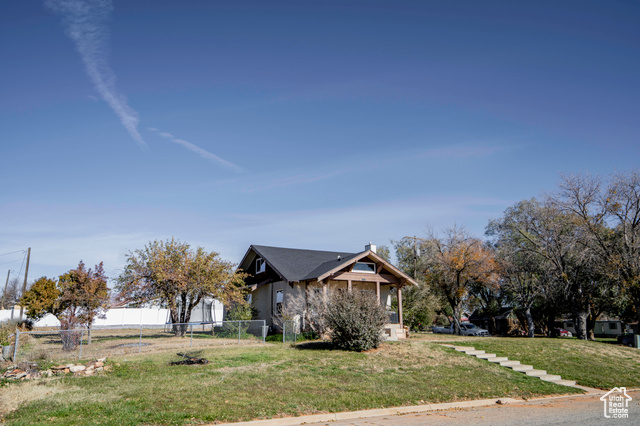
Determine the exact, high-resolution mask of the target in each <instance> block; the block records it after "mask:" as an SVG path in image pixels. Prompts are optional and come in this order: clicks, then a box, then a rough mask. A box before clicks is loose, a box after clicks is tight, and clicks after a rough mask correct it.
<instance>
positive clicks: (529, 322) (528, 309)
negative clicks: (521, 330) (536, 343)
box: [524, 306, 536, 338]
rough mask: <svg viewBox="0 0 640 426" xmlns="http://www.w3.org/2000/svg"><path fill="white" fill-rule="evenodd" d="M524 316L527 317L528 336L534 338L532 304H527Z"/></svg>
mask: <svg viewBox="0 0 640 426" xmlns="http://www.w3.org/2000/svg"><path fill="white" fill-rule="evenodd" d="M524 316H525V318H526V319H527V337H531V338H533V337H534V335H535V330H536V328H535V325H534V324H533V316H532V315H531V306H527V307H526V308H525V310H524Z"/></svg>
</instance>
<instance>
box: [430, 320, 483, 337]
mask: <svg viewBox="0 0 640 426" xmlns="http://www.w3.org/2000/svg"><path fill="white" fill-rule="evenodd" d="M454 330H455V328H454V326H453V324H449V325H448V326H446V327H433V332H434V333H436V334H453V331H454ZM460 332H461V333H462V335H463V336H489V331H487V330H485V329H484V328H480V327H476V325H475V324H471V323H470V322H463V323H461V324H460Z"/></svg>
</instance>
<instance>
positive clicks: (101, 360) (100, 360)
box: [98, 358, 107, 362]
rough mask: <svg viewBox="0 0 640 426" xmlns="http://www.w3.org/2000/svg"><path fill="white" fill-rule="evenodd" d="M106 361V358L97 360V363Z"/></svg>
mask: <svg viewBox="0 0 640 426" xmlns="http://www.w3.org/2000/svg"><path fill="white" fill-rule="evenodd" d="M106 360H107V359H106V358H98V362H105V361H106Z"/></svg>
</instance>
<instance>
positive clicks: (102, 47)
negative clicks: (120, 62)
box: [45, 0, 147, 146]
mask: <svg viewBox="0 0 640 426" xmlns="http://www.w3.org/2000/svg"><path fill="white" fill-rule="evenodd" d="M45 5H46V6H47V7H48V8H49V9H51V10H52V11H54V12H55V13H57V14H59V15H60V16H61V17H62V24H63V26H64V29H65V32H66V34H67V36H69V38H70V39H71V40H73V42H74V43H75V46H76V50H77V51H78V53H79V54H80V57H81V58H82V62H83V63H84V67H85V71H86V72H87V75H88V76H89V79H90V80H91V82H92V83H93V85H94V86H95V88H96V90H97V91H98V93H99V94H100V96H101V97H102V99H103V100H104V101H105V102H106V103H107V104H108V105H109V106H110V107H111V109H112V110H113V111H114V112H115V113H116V115H117V116H118V118H120V122H121V123H122V125H123V126H124V128H125V129H126V130H127V132H129V135H131V137H132V138H133V140H135V141H136V142H138V144H140V145H141V146H146V145H147V144H146V143H145V141H144V140H143V139H142V136H140V132H138V121H139V119H138V113H137V112H136V111H135V110H134V109H133V108H131V107H130V106H129V104H128V103H127V99H126V97H125V96H124V95H123V94H122V93H120V92H119V91H118V90H117V88H116V77H115V74H114V73H113V71H112V70H111V67H109V64H108V62H107V56H108V55H107V37H108V34H109V30H108V28H107V25H106V21H107V19H108V17H109V15H110V14H111V11H112V10H113V5H112V3H111V1H110V0H87V1H80V0H45Z"/></svg>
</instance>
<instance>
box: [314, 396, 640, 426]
mask: <svg viewBox="0 0 640 426" xmlns="http://www.w3.org/2000/svg"><path fill="white" fill-rule="evenodd" d="M601 396H602V395H586V396H577V397H564V398H557V399H546V400H544V401H528V402H519V403H515V404H507V405H496V406H491V407H481V408H470V409H458V410H448V411H436V412H429V413H421V414H405V415H398V416H380V417H370V418H366V419H358V420H340V421H336V422H331V423H313V424H315V425H329V426H337V425H341V426H418V425H492V426H501V425H505V426H507V425H509V426H511V425H580V426H587V425H600V424H603V425H630V424H632V425H640V391H634V392H629V396H631V397H632V398H633V400H632V401H630V402H629V418H628V419H613V418H611V419H607V418H605V417H604V405H603V404H604V403H603V402H602V401H600V397H601Z"/></svg>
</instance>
